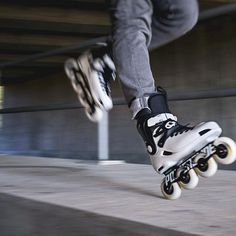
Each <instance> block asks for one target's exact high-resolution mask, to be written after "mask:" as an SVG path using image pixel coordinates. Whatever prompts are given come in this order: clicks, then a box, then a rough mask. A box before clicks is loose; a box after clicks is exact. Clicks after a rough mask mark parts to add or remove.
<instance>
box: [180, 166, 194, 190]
mask: <svg viewBox="0 0 236 236" xmlns="http://www.w3.org/2000/svg"><path fill="white" fill-rule="evenodd" d="M179 178H180V180H179V182H178V183H179V185H180V186H181V187H182V188H184V189H194V188H196V186H197V185H198V181H199V178H198V176H197V174H196V172H195V171H194V170H193V169H191V170H189V171H188V172H187V173H184V172H183V171H182V173H180V174H179Z"/></svg>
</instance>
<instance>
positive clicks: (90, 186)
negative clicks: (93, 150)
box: [0, 155, 236, 236]
mask: <svg viewBox="0 0 236 236" xmlns="http://www.w3.org/2000/svg"><path fill="white" fill-rule="evenodd" d="M161 178H162V177H161V176H159V175H157V174H156V173H155V172H154V171H153V170H152V168H151V166H149V165H134V164H120V165H97V164H95V163H92V162H91V163H88V162H86V163H85V162H81V161H78V160H64V159H49V158H38V157H37V158H36V157H17V156H15V157H13V156H4V155H2V156H0V209H1V210H0V235H1V236H11V235H14V236H15V235H17V236H19V235H20V236H21V235H24V236H25V235H30V236H32V235H50V236H53V235H86V236H87V235H122V236H123V235H168V236H169V235H194V234H195V235H214V236H217V235H227V236H231V235H232V236H233V235H236V225H235V222H236V188H235V178H236V172H234V171H218V172H217V174H216V175H215V176H214V177H212V178H208V179H203V178H201V179H200V183H199V185H198V187H197V188H196V189H194V190H190V191H187V190H184V191H183V194H182V197H181V199H179V200H175V201H169V200H165V199H163V197H162V194H161V191H160V182H161Z"/></svg>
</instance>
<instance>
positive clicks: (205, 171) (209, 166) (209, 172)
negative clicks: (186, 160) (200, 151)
mask: <svg viewBox="0 0 236 236" xmlns="http://www.w3.org/2000/svg"><path fill="white" fill-rule="evenodd" d="M197 164H198V165H197V167H196V168H195V171H196V173H197V174H198V175H200V176H202V177H205V178H207V177H211V176H213V175H214V174H215V173H216V171H217V169H218V165H217V163H216V161H215V160H214V158H210V159H209V160H208V161H207V160H206V159H204V158H199V159H198V160H197Z"/></svg>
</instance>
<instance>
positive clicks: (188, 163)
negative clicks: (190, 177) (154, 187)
mask: <svg viewBox="0 0 236 236" xmlns="http://www.w3.org/2000/svg"><path fill="white" fill-rule="evenodd" d="M200 154H203V156H202V157H201V158H203V159H204V160H206V161H208V160H209V159H210V158H211V157H212V156H213V155H214V154H216V146H215V145H213V142H211V143H208V144H207V145H206V146H204V147H203V148H202V149H200V150H199V151H197V152H192V153H191V154H190V155H189V156H187V157H186V158H185V159H184V160H182V161H181V162H179V163H177V164H176V165H175V166H174V167H172V168H170V169H168V170H167V171H166V172H164V175H165V178H164V182H165V185H166V186H168V185H170V184H173V183H174V182H177V181H179V179H180V175H179V176H178V175H177V173H178V172H179V171H181V172H182V171H183V172H182V173H187V172H188V171H189V170H191V169H194V168H196V167H197V166H198V163H196V162H194V159H195V158H196V157H197V156H198V155H200ZM179 173H180V172H179Z"/></svg>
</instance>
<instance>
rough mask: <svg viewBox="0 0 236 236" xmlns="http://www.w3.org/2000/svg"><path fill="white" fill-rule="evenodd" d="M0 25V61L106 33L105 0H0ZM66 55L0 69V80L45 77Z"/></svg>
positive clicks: (215, 0)
mask: <svg viewBox="0 0 236 236" xmlns="http://www.w3.org/2000/svg"><path fill="white" fill-rule="evenodd" d="M230 3H236V0H200V10H201V11H204V10H207V9H211V8H215V7H218V6H221V5H224V4H230ZM0 28H1V31H0V64H1V63H3V62H6V61H14V60H16V59H18V58H22V57H24V56H27V55H32V54H35V53H40V52H45V51H48V50H52V49H55V48H60V47H64V46H68V45H71V44H76V43H79V42H84V41H86V40H88V39H91V38H95V37H99V36H103V35H107V34H108V33H109V32H110V21H109V16H108V14H107V8H106V4H105V0H50V1H49V0H40V1H32V0H1V2H0ZM75 54H76V52H75ZM67 56H68V55H65V54H64V55H59V56H55V57H50V58H44V59H43V60H40V61H34V62H29V63H27V64H21V65H18V66H14V67H11V68H3V69H2V71H1V72H2V77H1V80H0V82H1V84H2V85H7V84H10V83H16V82H22V81H25V80H29V79H37V78H44V77H48V76H50V75H52V74H55V73H57V72H58V71H59V70H61V69H62V68H63V66H62V65H63V61H64V60H65V58H66V57H67Z"/></svg>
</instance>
